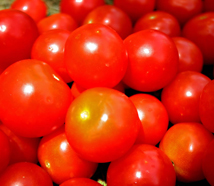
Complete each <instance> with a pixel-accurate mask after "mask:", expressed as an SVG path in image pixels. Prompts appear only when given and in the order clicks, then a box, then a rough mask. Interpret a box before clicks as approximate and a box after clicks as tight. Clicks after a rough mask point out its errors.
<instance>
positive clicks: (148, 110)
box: [130, 93, 169, 145]
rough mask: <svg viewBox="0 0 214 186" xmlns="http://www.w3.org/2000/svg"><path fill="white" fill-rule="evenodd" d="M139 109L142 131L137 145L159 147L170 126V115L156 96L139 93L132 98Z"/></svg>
mask: <svg viewBox="0 0 214 186" xmlns="http://www.w3.org/2000/svg"><path fill="white" fill-rule="evenodd" d="M130 99H131V101H132V102H133V103H134V105H135V107H136V108H137V111H138V115H139V118H140V121H141V129H140V131H139V134H138V138H137V140H136V143H146V144H151V145H157V144H158V142H160V140H161V139H162V137H163V136H164V134H165V133H166V131H167V129H168V125H169V117H168V113H167V111H166V109H165V107H164V106H163V104H162V103H161V102H160V101H159V100H158V99H157V98H156V97H154V96H152V95H149V94H142V93H138V94H135V95H132V96H131V97H130Z"/></svg>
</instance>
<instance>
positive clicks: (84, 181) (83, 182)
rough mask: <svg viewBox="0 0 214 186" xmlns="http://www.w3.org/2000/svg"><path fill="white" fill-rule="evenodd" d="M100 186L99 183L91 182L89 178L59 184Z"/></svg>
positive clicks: (74, 179) (64, 185) (73, 179)
mask: <svg viewBox="0 0 214 186" xmlns="http://www.w3.org/2000/svg"><path fill="white" fill-rule="evenodd" d="M77 185H78V186H85V185H87V186H101V185H100V184H99V183H97V182H96V181H94V180H91V179H89V178H72V179H70V180H67V181H65V182H63V183H62V184H60V186H77Z"/></svg>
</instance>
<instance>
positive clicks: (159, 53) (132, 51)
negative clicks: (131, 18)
mask: <svg viewBox="0 0 214 186" xmlns="http://www.w3.org/2000/svg"><path fill="white" fill-rule="evenodd" d="M124 45H125V47H126V50H127V53H128V58H129V63H128V68H127V71H126V74H125V76H124V79H123V82H124V83H125V84H127V85H128V87H130V88H133V89H135V90H138V91H142V92H152V91H156V90H159V89H161V88H163V87H165V86H166V85H167V84H168V83H169V82H170V81H171V80H172V79H173V78H174V77H175V76H176V74H177V70H178V51H177V48H176V46H175V44H174V42H173V41H172V39H171V38H170V37H169V36H167V35H166V34H164V33H162V32H160V31H157V30H152V29H148V30H142V31H139V32H136V33H134V34H132V35H130V36H128V37H127V38H126V39H125V40H124Z"/></svg>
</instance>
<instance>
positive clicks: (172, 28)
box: [134, 11, 181, 37]
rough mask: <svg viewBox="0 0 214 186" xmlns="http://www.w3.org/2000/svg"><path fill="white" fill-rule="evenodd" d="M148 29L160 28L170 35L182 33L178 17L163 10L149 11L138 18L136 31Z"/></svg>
mask: <svg viewBox="0 0 214 186" xmlns="http://www.w3.org/2000/svg"><path fill="white" fill-rule="evenodd" d="M146 29H154V30H159V31H161V32H163V33H165V34H167V35H169V36H170V37H176V36H180V35H181V28H180V25H179V23H178V21H177V19H176V18H175V17H174V16H173V15H171V14H169V13H167V12H163V11H153V12H149V13H147V14H145V15H144V16H142V17H141V18H140V19H138V21H137V22H136V24H135V26H134V32H138V31H140V30H146Z"/></svg>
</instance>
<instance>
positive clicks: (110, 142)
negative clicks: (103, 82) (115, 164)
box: [65, 87, 140, 163]
mask: <svg viewBox="0 0 214 186" xmlns="http://www.w3.org/2000/svg"><path fill="white" fill-rule="evenodd" d="M121 105H123V106H121ZM139 127H140V121H139V118H138V114H137V110H136V108H135V106H134V104H133V103H132V102H131V100H130V99H129V98H128V97H127V96H126V95H125V94H124V93H121V92H119V91H117V90H114V89H110V88H104V87H96V88H91V89H88V90H86V91H84V92H82V94H81V95H79V96H78V97H77V98H76V99H74V101H73V102H72V103H71V105H70V107H69V109H68V112H67V116H66V121H65V133H66V136H67V139H68V142H69V143H70V145H71V146H72V147H73V149H74V150H75V151H76V152H77V154H78V155H79V156H80V157H82V158H84V159H87V160H89V161H93V162H98V163H105V162H109V161H112V160H115V159H117V158H119V157H121V156H122V155H124V154H125V153H126V152H127V151H128V150H129V149H130V148H131V147H132V145H133V144H134V142H135V140H136V138H137V135H138V130H139Z"/></svg>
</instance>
